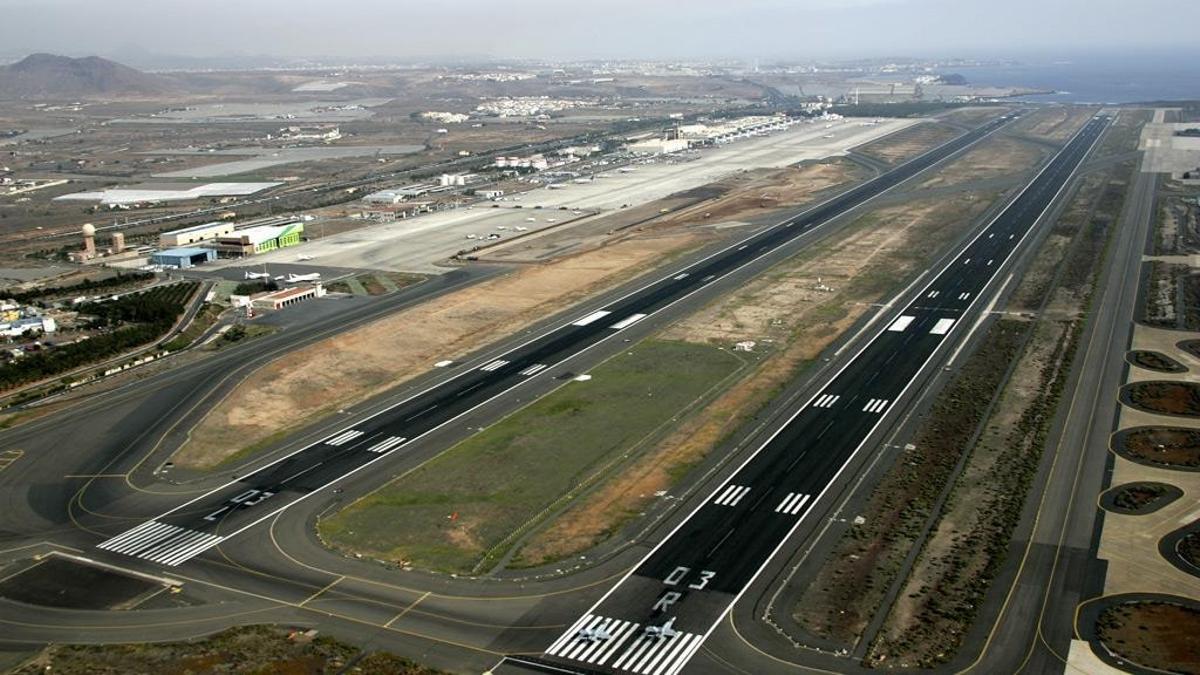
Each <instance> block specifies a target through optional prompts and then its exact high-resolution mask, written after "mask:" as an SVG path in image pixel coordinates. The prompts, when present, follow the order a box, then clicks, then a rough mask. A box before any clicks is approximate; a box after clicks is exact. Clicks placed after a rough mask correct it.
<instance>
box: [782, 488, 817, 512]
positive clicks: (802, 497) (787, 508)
mask: <svg viewBox="0 0 1200 675" xmlns="http://www.w3.org/2000/svg"><path fill="white" fill-rule="evenodd" d="M811 497H812V495H806V494H802V493H799V492H789V493H788V494H787V496H786V497H784V498H783V501H781V502H779V506H776V507H775V513H786V514H787V515H789V516H794V515H796V514H797V513H800V509H802V508H804V505H805V504H807V503H808V500H809V499H810V498H811Z"/></svg>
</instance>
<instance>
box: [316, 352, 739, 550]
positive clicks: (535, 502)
mask: <svg viewBox="0 0 1200 675" xmlns="http://www.w3.org/2000/svg"><path fill="white" fill-rule="evenodd" d="M741 365H742V362H741V360H740V359H738V358H737V357H736V356H734V355H733V354H731V353H729V352H727V351H724V350H721V349H717V348H716V347H710V346H705V345H696V344H691V343H686V342H675V341H647V342H644V343H640V344H638V345H636V346H635V347H633V348H632V349H631V350H629V351H626V352H624V353H622V354H620V355H618V356H616V357H614V358H613V359H611V360H609V361H607V362H605V363H604V364H602V365H601V366H599V367H598V368H596V369H595V370H594V371H592V372H591V374H592V376H593V378H592V379H591V380H589V381H587V382H570V383H568V384H566V385H565V386H564V387H563V388H561V389H559V390H557V391H555V392H553V393H552V394H550V395H548V396H545V397H544V398H542V399H541V400H539V401H536V402H535V403H533V404H531V405H530V406H528V407H526V408H524V409H522V410H520V411H518V412H516V413H514V414H513V415H510V416H509V417H507V418H505V419H503V420H501V421H500V422H499V423H497V424H495V425H493V426H492V427H490V428H488V429H487V430H485V431H483V432H481V433H479V434H477V435H476V436H474V437H472V438H470V439H467V440H466V441H463V442H462V443H459V444H458V445H456V446H454V447H453V448H451V449H449V450H448V451H446V452H445V453H443V454H441V455H439V456H438V457H436V458H434V459H433V460H431V461H429V462H427V463H426V464H424V465H422V466H421V467H419V468H418V469H416V470H414V471H412V472H410V473H408V474H406V475H404V476H401V477H400V478H398V479H396V480H395V481H393V482H391V483H389V484H388V485H387V486H385V487H384V488H383V489H381V490H379V491H377V492H374V493H372V494H370V495H368V496H367V497H365V498H363V499H361V500H359V501H358V502H355V503H354V504H352V505H351V506H349V507H348V508H346V509H345V510H343V511H341V512H340V513H338V514H336V515H334V516H332V517H330V518H327V519H325V520H322V521H321V525H320V529H321V534H322V536H323V537H324V538H325V540H326V541H327V542H329V543H331V544H332V545H334V546H337V547H339V548H342V549H345V550H349V551H353V552H358V553H362V554H364V555H369V556H372V557H376V558H380V559H386V560H393V561H405V562H408V563H410V564H413V565H416V566H419V567H424V568H430V569H437V570H444V571H451V572H467V573H477V572H479V571H480V570H481V569H483V568H485V567H486V566H487V565H489V564H493V563H494V562H495V561H496V560H497V559H498V558H500V557H501V556H503V555H504V553H505V552H506V551H507V550H508V547H509V546H511V544H512V541H510V535H511V534H512V533H514V532H515V531H517V530H519V529H521V528H523V527H524V526H526V525H527V524H529V523H530V522H532V521H534V520H535V519H537V518H538V517H539V516H542V515H545V514H544V513H543V512H544V511H545V510H546V509H547V508H548V507H549V506H551V505H552V504H554V502H555V501H556V500H558V499H559V498H560V497H562V496H563V495H564V494H566V493H568V492H569V491H570V490H571V489H573V488H575V487H577V486H578V485H579V484H580V482H581V481H583V480H584V479H585V478H587V477H588V476H590V475H591V474H592V473H593V472H594V471H596V470H597V469H598V468H599V467H600V466H601V465H603V463H604V462H605V461H607V460H610V459H612V458H614V457H616V456H617V455H618V454H619V453H621V452H624V451H627V450H628V449H630V448H631V447H632V446H634V445H635V444H637V443H638V441H640V440H642V439H643V438H645V437H646V436H648V435H650V434H652V433H654V432H655V431H656V430H657V429H659V428H660V427H661V426H662V425H663V424H664V423H665V422H669V421H670V420H671V418H672V417H673V416H674V415H676V414H678V413H679V412H681V411H682V410H684V409H685V408H686V407H687V406H688V405H689V404H691V403H693V402H694V401H696V400H697V399H698V398H700V397H702V396H703V395H704V394H705V393H706V392H708V391H709V390H710V389H711V388H712V387H713V386H714V385H715V384H717V383H718V382H720V381H721V380H722V379H724V378H726V377H728V376H729V375H730V374H732V373H733V372H734V371H736V370H738V369H739V368H740V367H741Z"/></svg>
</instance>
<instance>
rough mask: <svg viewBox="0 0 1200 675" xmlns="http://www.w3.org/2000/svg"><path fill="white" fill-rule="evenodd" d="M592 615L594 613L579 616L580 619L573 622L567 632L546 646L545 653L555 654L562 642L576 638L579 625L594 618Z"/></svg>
mask: <svg viewBox="0 0 1200 675" xmlns="http://www.w3.org/2000/svg"><path fill="white" fill-rule="evenodd" d="M592 616H594V615H592V614H584V615H583V616H581V617H579V620H578V621H576V622H575V623H574V624H572V625H571V627H570V628H568V629H567V630H566V632H564V633H563V634H562V635H560V636H559V637H558V639H557V640H555V641H554V642H553V643H552V644H551V645H550V646H549V647H547V648H546V652H545V653H547V654H554V653H555V652H557V651H558V648H559V647H560V646H561V645H562V643H564V642H566V641H567V640H570V639H572V638H574V637H575V634H576V633H578V632H579V627H580V626H582V625H583V623H584V622H585V621H587V620H588V619H590V618H592Z"/></svg>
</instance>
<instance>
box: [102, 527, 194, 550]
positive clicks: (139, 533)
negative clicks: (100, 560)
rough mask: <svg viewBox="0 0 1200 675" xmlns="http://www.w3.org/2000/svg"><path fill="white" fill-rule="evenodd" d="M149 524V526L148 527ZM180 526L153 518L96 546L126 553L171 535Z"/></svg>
mask: <svg viewBox="0 0 1200 675" xmlns="http://www.w3.org/2000/svg"><path fill="white" fill-rule="evenodd" d="M147 526H149V527H147ZM177 529H178V528H177V527H176V526H175V525H168V524H166V523H160V522H158V521H157V520H151V521H149V522H146V523H143V524H141V525H139V526H137V527H135V528H133V529H132V530H130V531H128V532H126V533H124V534H119V535H117V536H115V537H113V538H111V539H108V540H106V541H102V542H100V543H99V544H97V545H96V548H102V549H104V550H107V551H115V552H117V553H124V552H125V551H130V550H134V549H137V548H138V547H140V546H143V545H149V542H152V541H158V540H159V539H162V538H164V536H168V537H169V536H171V534H172V533H174V532H175V531H176V530H177Z"/></svg>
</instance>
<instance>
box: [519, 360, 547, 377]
mask: <svg viewBox="0 0 1200 675" xmlns="http://www.w3.org/2000/svg"><path fill="white" fill-rule="evenodd" d="M546 368H549V366H547V365H546V364H544V363H535V364H533V365H532V366H529V367H528V368H526V369H525V370H522V371H521V372H520V373H519V374H520V375H525V376H526V377H528V376H530V375H537V374H538V373H540V372H542V371H543V370H545V369H546Z"/></svg>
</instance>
